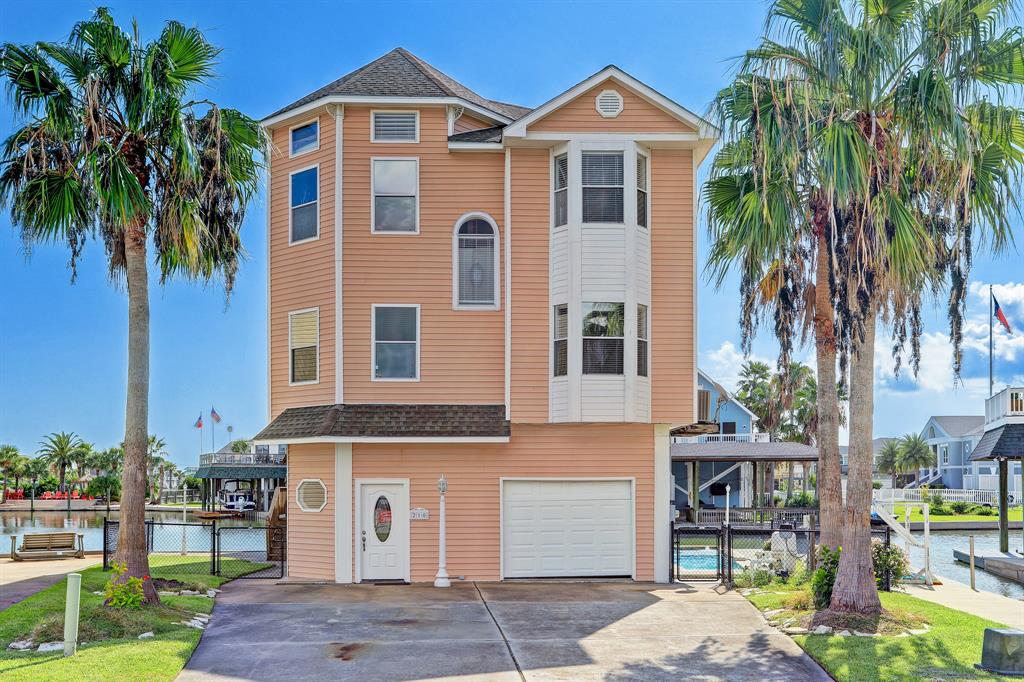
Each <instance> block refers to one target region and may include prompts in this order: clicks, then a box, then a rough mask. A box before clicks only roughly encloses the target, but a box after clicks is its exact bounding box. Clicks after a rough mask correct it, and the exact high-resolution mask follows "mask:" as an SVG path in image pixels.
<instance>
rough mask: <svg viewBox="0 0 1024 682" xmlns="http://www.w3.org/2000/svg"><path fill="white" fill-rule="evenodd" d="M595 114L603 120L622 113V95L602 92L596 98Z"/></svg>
mask: <svg viewBox="0 0 1024 682" xmlns="http://www.w3.org/2000/svg"><path fill="white" fill-rule="evenodd" d="M597 113H599V114H601V115H602V116H604V117H605V118H615V117H616V116H618V115H619V114H621V113H622V95H620V94H619V93H618V92H616V91H615V90H602V91H601V94H600V95H598V96H597Z"/></svg>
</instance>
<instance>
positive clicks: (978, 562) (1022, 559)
mask: <svg viewBox="0 0 1024 682" xmlns="http://www.w3.org/2000/svg"><path fill="white" fill-rule="evenodd" d="M953 558H954V559H956V560H957V561H959V562H961V563H964V564H969V563H970V562H971V556H970V553H969V552H965V551H963V550H959V549H954V550H953ZM974 566H975V568H980V569H981V570H983V571H987V572H988V573H991V574H992V575H998V576H999V577H1000V578H1006V579H1007V580H1013V581H1014V582H1018V583H1020V584H1022V585H1024V556H1021V555H1020V554H1018V553H1016V552H993V551H983V552H975V553H974Z"/></svg>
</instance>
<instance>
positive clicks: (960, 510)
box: [949, 502, 971, 514]
mask: <svg viewBox="0 0 1024 682" xmlns="http://www.w3.org/2000/svg"><path fill="white" fill-rule="evenodd" d="M949 508H950V509H952V510H953V513H954V514H967V513H969V512H970V511H971V503H970V502H953V503H952V504H950V505H949Z"/></svg>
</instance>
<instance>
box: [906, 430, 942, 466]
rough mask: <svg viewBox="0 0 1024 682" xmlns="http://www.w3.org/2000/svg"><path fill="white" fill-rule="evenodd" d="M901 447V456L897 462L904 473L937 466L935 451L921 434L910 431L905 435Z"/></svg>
mask: <svg viewBox="0 0 1024 682" xmlns="http://www.w3.org/2000/svg"><path fill="white" fill-rule="evenodd" d="M899 448H900V456H899V460H898V461H897V463H898V466H899V470H900V471H902V472H903V473H906V474H909V473H916V472H918V471H919V470H921V469H930V468H931V467H933V466H935V453H934V452H933V451H932V448H931V446H930V445H928V441H926V440H925V439H924V438H923V437H921V435H920V434H917V433H908V434H907V435H905V436H903V438H901V439H900V445H899Z"/></svg>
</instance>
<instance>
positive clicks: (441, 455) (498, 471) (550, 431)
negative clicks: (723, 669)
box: [289, 424, 654, 582]
mask: <svg viewBox="0 0 1024 682" xmlns="http://www.w3.org/2000/svg"><path fill="white" fill-rule="evenodd" d="M352 453H353V454H352V477H353V485H355V483H357V482H358V479H360V478H389V477H396V478H409V502H410V505H411V506H412V507H425V508H426V509H428V510H429V512H430V518H429V519H428V520H418V521H411V522H410V534H411V565H412V580H413V581H414V582H420V581H427V580H433V578H434V574H435V573H436V572H437V532H438V526H437V513H438V495H437V479H438V476H440V474H441V473H444V475H445V476H446V477H447V479H448V494H447V496H446V503H445V504H446V511H447V523H446V528H445V529H446V532H447V537H448V546H447V549H448V557H447V558H448V572H449V573H450V574H451V575H453V576H455V575H464V576H466V579H467V580H498V579H499V577H500V573H501V559H500V543H501V528H500V510H501V497H500V480H501V478H503V477H505V478H555V479H557V478H587V477H593V478H620V477H621V478H635V479H636V487H635V499H634V505H635V516H636V571H637V575H636V578H637V579H638V580H652V579H653V578H654V527H653V519H654V508H653V499H654V427H653V426H651V425H650V424H621V425H613V424H598V425H587V426H583V425H577V424H572V425H570V424H565V425H544V426H542V425H519V424H514V425H513V427H512V439H511V442H510V443H508V444H497V443H480V444H458V445H450V444H449V445H440V444H439V445H433V444H431V445H426V444H409V445H400V444H394V445H390V444H387V445H385V444H375V445H369V444H367V445H354V446H353V448H352ZM332 466H333V465H332ZM332 471H333V469H332ZM290 521H291V519H290V518H289V522H290ZM289 556H291V547H289ZM356 560H358V556H357V558H356Z"/></svg>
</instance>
